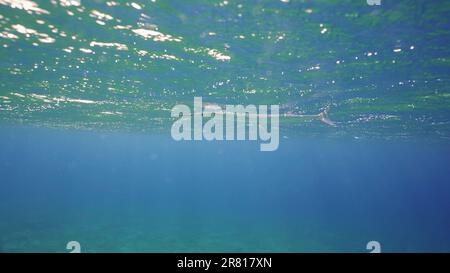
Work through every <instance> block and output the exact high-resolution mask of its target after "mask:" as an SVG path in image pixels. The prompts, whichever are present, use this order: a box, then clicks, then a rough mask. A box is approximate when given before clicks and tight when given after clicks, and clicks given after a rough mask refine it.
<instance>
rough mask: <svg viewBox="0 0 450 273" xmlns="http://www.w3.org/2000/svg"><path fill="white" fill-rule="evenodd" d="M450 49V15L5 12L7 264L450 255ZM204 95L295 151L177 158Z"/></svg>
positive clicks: (346, 9)
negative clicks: (26, 255) (265, 112)
mask: <svg viewBox="0 0 450 273" xmlns="http://www.w3.org/2000/svg"><path fill="white" fill-rule="evenodd" d="M449 44H450V1H447V0H433V1H429V0H396V1H387V0H382V1H381V5H379V6H370V5H368V4H367V1H366V0H339V1H337V0H314V1H313V0H282V1H281V0H245V1H244V0H228V1H226V0H190V1H185V0H170V1H169V0H167V1H162V0H156V1H148V0H129V1H128V0H117V1H113V0H111V1H104V0H96V1H88V0H52V1H45V0H0V252H68V251H69V250H67V249H66V245H67V244H68V242H70V241H76V242H78V243H79V244H80V245H81V251H82V252H368V250H367V249H366V245H367V243H368V242H369V241H377V242H379V244H380V245H381V251H382V252H450V217H449V216H450V201H449V200H450V156H449V155H450V85H449V83H450V47H449V46H448V45H449ZM194 97H202V98H203V101H204V102H209V103H217V104H220V105H224V104H232V105H235V104H243V105H249V104H252V105H279V106H280V113H281V114H282V117H281V118H280V126H279V128H280V145H279V149H278V150H276V151H273V152H260V143H259V142H258V141H239V142H237V141H222V142H221V141H218V142H208V141H199V142H188V141H182V142H176V141H174V140H173V139H172V138H171V135H170V129H171V126H172V124H173V122H174V118H171V109H172V107H174V106H175V105H176V104H186V105H189V106H192V104H193V100H194ZM325 111H326V112H327V115H328V119H329V120H330V121H331V122H328V124H327V123H325V122H323V119H322V121H321V120H320V118H319V117H320V116H319V114H320V113H322V115H324V113H325ZM283 114H288V115H287V116H283ZM305 116H309V117H310V118H306V119H305V118H304V117H305ZM332 124H335V125H336V126H330V125H332Z"/></svg>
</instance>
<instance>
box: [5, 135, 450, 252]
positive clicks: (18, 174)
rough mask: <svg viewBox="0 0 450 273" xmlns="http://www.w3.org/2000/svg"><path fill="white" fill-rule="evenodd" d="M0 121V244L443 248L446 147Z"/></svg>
mask: <svg viewBox="0 0 450 273" xmlns="http://www.w3.org/2000/svg"><path fill="white" fill-rule="evenodd" d="M258 147H259V146H258V145H257V144H256V143H252V142H234V143H233V142H222V143H221V142H213V143H205V142H197V143H195V142H190V143H189V142H174V141H173V140H172V139H171V138H170V136H167V135H154V136H148V135H135V134H117V133H116V134H110V133H104V134H102V133H91V132H77V131H57V130H48V129H29V128H21V127H15V128H2V130H1V133H0V150H1V151H2V152H1V154H0V173H1V179H2V183H1V184H0V218H1V219H2V221H1V222H0V246H1V250H2V251H7V252H16V251H19V252H23V251H27V252H66V249H65V246H66V243H67V242H69V241H72V240H75V241H78V242H80V244H81V246H82V251H83V252H234V251H236V252H311V251H313V252H367V250H366V243H367V242H369V241H371V240H376V241H378V242H380V244H381V246H382V251H386V252H390V251H393V252H405V251H407V252H409V251H413V252H417V251H418V252H436V251H444V252H448V251H450V233H449V232H448V231H449V228H450V218H449V217H448V210H449V207H450V184H449V183H448V177H449V174H450V173H449V172H450V168H449V162H448V154H449V152H450V146H449V145H446V144H439V143H438V144H436V143H435V144H427V145H423V144H422V143H420V142H417V143H402V142H392V141H390V142H388V141H364V142H361V141H358V140H350V141H339V142H337V141H336V140H330V139H320V138H319V139H313V138H310V139H308V138H304V139H295V140H290V139H283V140H282V141H281V143H280V149H279V150H278V151H277V152H274V153H262V152H259V149H258Z"/></svg>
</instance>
